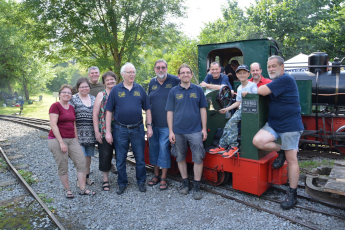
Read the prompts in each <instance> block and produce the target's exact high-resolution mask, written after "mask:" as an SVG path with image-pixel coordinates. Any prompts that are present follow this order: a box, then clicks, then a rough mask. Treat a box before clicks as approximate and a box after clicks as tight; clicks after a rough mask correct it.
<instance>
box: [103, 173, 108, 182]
mask: <svg viewBox="0 0 345 230" xmlns="http://www.w3.org/2000/svg"><path fill="white" fill-rule="evenodd" d="M102 173H103V182H105V181H109V172H102Z"/></svg>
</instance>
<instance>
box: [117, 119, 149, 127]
mask: <svg viewBox="0 0 345 230" xmlns="http://www.w3.org/2000/svg"><path fill="white" fill-rule="evenodd" d="M114 123H115V124H117V125H119V126H121V127H125V128H127V129H134V128H136V127H138V126H139V125H141V124H142V123H143V120H141V121H140V122H139V123H137V124H134V125H124V124H121V123H120V122H117V121H114Z"/></svg>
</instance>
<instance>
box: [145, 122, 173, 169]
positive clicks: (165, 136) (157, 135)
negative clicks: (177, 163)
mask: <svg viewBox="0 0 345 230" xmlns="http://www.w3.org/2000/svg"><path fill="white" fill-rule="evenodd" d="M152 131H153V135H152V137H150V138H149V156H150V164H152V165H157V166H158V167H161V168H164V169H168V168H170V166H171V156H170V141H169V128H168V127H155V126H153V127H152Z"/></svg>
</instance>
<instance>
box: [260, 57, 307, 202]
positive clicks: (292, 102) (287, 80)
mask: <svg viewBox="0 0 345 230" xmlns="http://www.w3.org/2000/svg"><path fill="white" fill-rule="evenodd" d="M267 71H268V74H269V76H270V78H271V79H272V80H273V81H272V82H270V83H268V84H267V85H263V86H260V88H259V89H258V94H260V95H263V96H266V95H270V102H269V114H268V122H267V123H266V124H265V126H264V127H263V128H262V129H260V131H259V132H258V133H257V134H256V135H255V136H254V139H253V144H254V145H255V146H256V147H257V148H259V149H263V150H266V151H277V152H278V154H279V155H278V157H277V158H276V159H275V161H274V162H273V164H272V167H273V168H280V167H281V166H283V165H284V162H285V159H286V160H287V164H288V176H289V183H290V188H289V191H288V194H287V196H286V198H285V200H284V201H283V202H282V203H281V205H280V206H281V207H282V208H283V209H290V208H292V207H293V206H294V205H295V204H296V203H297V185H298V180H299V166H298V161H297V152H298V143H299V139H300V137H301V134H302V132H303V129H304V127H303V123H302V118H301V106H300V104H299V93H298V88H297V84H296V81H295V79H293V77H291V76H290V75H288V74H285V72H284V59H283V58H282V57H280V56H275V55H274V56H271V57H270V58H269V59H268V62H267ZM279 137H280V138H281V141H282V145H278V144H276V143H275V141H276V140H277V139H278V138H279Z"/></svg>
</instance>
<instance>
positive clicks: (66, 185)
mask: <svg viewBox="0 0 345 230" xmlns="http://www.w3.org/2000/svg"><path fill="white" fill-rule="evenodd" d="M59 178H60V181H61V184H62V185H63V187H64V188H65V189H66V190H67V189H69V183H68V174H66V175H63V176H59Z"/></svg>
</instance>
